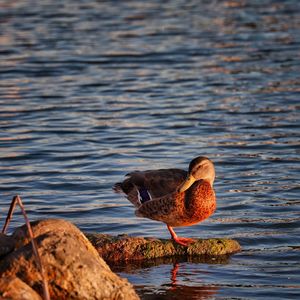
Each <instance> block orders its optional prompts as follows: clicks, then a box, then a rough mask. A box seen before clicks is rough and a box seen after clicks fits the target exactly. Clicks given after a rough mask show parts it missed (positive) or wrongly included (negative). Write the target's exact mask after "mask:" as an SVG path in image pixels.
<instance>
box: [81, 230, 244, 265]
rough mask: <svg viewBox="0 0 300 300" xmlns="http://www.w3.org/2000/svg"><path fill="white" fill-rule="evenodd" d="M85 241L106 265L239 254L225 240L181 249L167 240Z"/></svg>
mask: <svg viewBox="0 0 300 300" xmlns="http://www.w3.org/2000/svg"><path fill="white" fill-rule="evenodd" d="M86 236H87V238H88V239H89V240H90V242H91V243H92V244H93V245H94V247H95V248H96V249H97V251H98V253H99V254H100V255H101V257H102V258H103V259H104V260H106V261H107V262H116V261H128V260H144V259H147V260H150V259H156V258H162V257H172V256H211V257H215V256H224V255H229V254H233V253H236V252H238V251H240V249H241V247H240V245H239V243H238V242H237V241H235V240H231V239H226V238H214V239H198V240H196V241H195V243H192V244H190V245H189V247H184V246H181V245H178V244H176V243H174V242H173V241H171V240H166V239H154V238H143V237H130V236H128V235H119V236H110V235H105V234H91V233H88V234H86Z"/></svg>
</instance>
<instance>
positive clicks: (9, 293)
mask: <svg viewBox="0 0 300 300" xmlns="http://www.w3.org/2000/svg"><path fill="white" fill-rule="evenodd" d="M0 295H1V299H13V300H42V298H41V297H40V296H39V295H38V294H37V293H36V292H35V291H34V290H33V289H32V288H31V287H30V286H29V285H27V284H26V283H25V282H23V281H22V280H21V279H19V278H18V277H13V276H11V277H5V278H0Z"/></svg>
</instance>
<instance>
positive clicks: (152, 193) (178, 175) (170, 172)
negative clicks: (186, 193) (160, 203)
mask: <svg viewBox="0 0 300 300" xmlns="http://www.w3.org/2000/svg"><path fill="white" fill-rule="evenodd" d="M186 176H187V172H186V171H184V170H181V169H159V170H147V171H135V172H132V173H129V174H127V175H126V177H127V178H126V179H125V180H124V181H123V182H118V183H116V184H115V186H114V190H115V191H116V192H123V193H125V194H126V195H127V198H128V199H129V201H131V202H132V203H133V204H134V205H135V206H136V207H139V206H140V205H141V201H140V199H139V198H140V197H143V195H145V198H146V199H145V201H148V200H151V199H153V198H159V197H163V196H164V195H167V194H169V193H172V192H174V191H175V190H176V189H177V188H178V186H179V185H180V184H181V183H182V182H183V181H184V180H185V178H186ZM147 194H148V196H147ZM145 201H144V202H145Z"/></svg>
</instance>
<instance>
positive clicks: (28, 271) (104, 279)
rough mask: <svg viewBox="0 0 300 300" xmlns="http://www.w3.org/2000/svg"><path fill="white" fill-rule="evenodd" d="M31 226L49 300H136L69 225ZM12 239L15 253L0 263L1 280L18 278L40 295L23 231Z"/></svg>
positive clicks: (36, 271) (128, 286)
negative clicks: (47, 286)
mask: <svg viewBox="0 0 300 300" xmlns="http://www.w3.org/2000/svg"><path fill="white" fill-rule="evenodd" d="M31 226H32V229H33V233H34V236H35V240H36V243H37V246H38V251H39V254H40V257H41V261H42V264H43V266H44V269H45V273H46V278H47V281H48V284H49V292H50V296H51V299H120V300H121V299H133V300H134V299H139V298H138V296H137V294H136V293H135V291H134V289H133V287H132V286H131V284H130V283H128V281H127V280H126V279H122V278H120V277H119V276H117V275H116V274H114V273H113V272H112V271H111V270H110V268H109V267H108V265H107V264H106V263H105V262H104V260H103V259H102V258H101V257H100V256H99V254H98V252H97V251H96V250H95V248H94V247H93V246H92V245H91V243H90V242H89V241H88V240H87V238H86V237H85V236H84V235H83V234H82V233H81V231H80V230H79V229H78V228H77V227H75V226H74V225H73V224H71V223H69V222H66V221H64V220H54V219H50V220H42V221H37V222H32V223H31ZM12 238H13V239H14V241H15V244H14V246H15V250H14V251H13V252H11V253H10V254H8V255H6V256H5V257H4V258H2V260H1V261H0V274H1V275H0V276H1V278H2V279H3V278H8V277H14V276H18V277H19V279H21V280H22V281H23V282H25V283H26V284H27V285H29V286H30V287H31V288H33V289H34V290H35V291H37V292H38V293H39V294H40V295H42V277H41V273H40V270H39V268H38V266H37V263H36V257H35V256H34V255H33V251H32V247H31V243H30V240H29V238H28V235H27V228H26V227H25V226H22V227H20V228H18V229H17V230H16V231H15V233H14V234H13V236H12ZM13 299H17V298H13Z"/></svg>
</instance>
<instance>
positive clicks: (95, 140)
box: [0, 0, 300, 300]
mask: <svg viewBox="0 0 300 300" xmlns="http://www.w3.org/2000/svg"><path fill="white" fill-rule="evenodd" d="M299 100H300V2H299V1H298V0H287V1H279V0H261V1H258V0H257V1H255V0H254V1H250V0H232V1H208V0H207V1H205V0H201V1H84V0H81V1H80V0H77V1H71V0H67V1H58V0H56V1H55V0H51V1H50V0H49V1H48V0H44V1H29V0H28V1H21V0H20V1H9V0H7V1H5V0H0V212H1V224H3V222H4V218H5V216H6V213H7V210H8V207H9V203H10V200H11V199H12V197H13V195H15V194H20V195H21V197H22V199H23V201H24V204H25V206H26V209H27V213H28V215H29V217H30V219H31V220H36V219H39V218H50V217H55V218H64V219H67V220H70V221H72V222H74V223H75V224H76V225H77V226H79V227H80V228H81V229H82V230H83V231H86V232H99V233H110V234H115V235H116V234H120V233H126V234H130V235H134V236H136V235H142V236H154V237H161V238H167V237H169V234H168V231H167V229H166V226H164V225H163V224H161V223H158V222H154V221H150V220H147V219H138V218H136V217H135V216H134V209H133V208H132V206H131V204H130V203H129V202H128V201H127V200H126V199H125V198H124V197H122V196H120V195H117V194H114V193H113V191H112V186H113V184H114V183H115V182H117V181H120V180H121V179H122V178H123V176H124V175H125V174H126V173H128V172H130V171H132V170H136V169H149V168H167V167H174V166H176V167H180V168H185V169H186V168H187V165H188V163H189V161H190V160H191V159H192V158H193V157H195V156H198V155H206V156H208V157H209V158H211V159H212V160H213V161H214V162H215V167H216V173H217V178H216V181H215V190H216V194H217V199H218V209H217V211H216V212H215V214H214V215H213V216H212V217H210V218H209V219H208V220H206V221H204V222H203V223H200V224H198V225H195V226H192V227H183V228H179V229H177V233H178V234H179V235H183V236H188V237H203V238H208V237H228V238H234V239H237V240H238V241H239V242H240V244H241V245H242V248H243V251H242V252H240V253H238V254H235V255H233V256H231V257H230V258H228V259H227V260H223V261H204V260H191V261H187V260H180V261H175V260H162V261H155V262H152V263H150V262H149V263H148V264H144V265H142V264H140V265H138V264H135V265H131V266H118V267H117V268H115V270H116V271H118V272H119V274H121V275H122V276H124V277H126V278H128V280H129V281H130V282H132V283H133V284H134V286H135V288H136V290H137V291H138V293H139V295H140V296H141V298H142V299H151V300H152V299H264V300H265V299H299V298H300V230H299V228H300V197H299V195H300V193H299V192H300V188H299V175H300V168H299V160H300V156H299V152H300V146H299V145H300V142H299V141H300V117H299V108H300V101H299ZM23 222H24V220H23V218H22V216H21V214H20V212H19V210H18V211H17V212H16V214H15V215H14V219H13V222H12V224H11V226H10V230H11V231H12V230H13V228H15V227H16V226H19V225H21V224H23ZM175 273H176V278H175V275H174V274H175Z"/></svg>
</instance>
